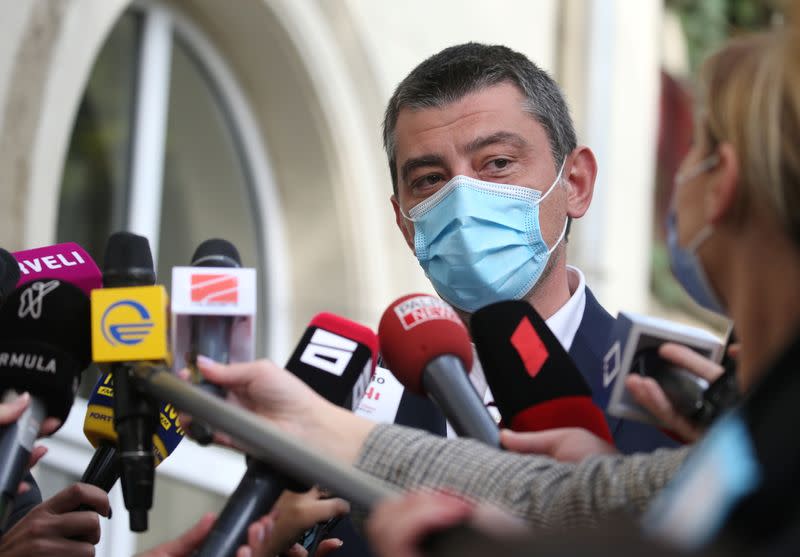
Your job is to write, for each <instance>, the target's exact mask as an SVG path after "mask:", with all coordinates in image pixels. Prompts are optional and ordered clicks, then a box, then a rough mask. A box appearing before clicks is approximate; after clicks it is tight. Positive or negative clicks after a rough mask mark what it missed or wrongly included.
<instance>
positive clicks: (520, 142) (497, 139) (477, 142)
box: [464, 131, 528, 153]
mask: <svg viewBox="0 0 800 557" xmlns="http://www.w3.org/2000/svg"><path fill="white" fill-rule="evenodd" d="M497 143H506V144H509V145H512V146H513V147H517V148H518V149H522V148H524V147H527V146H528V142H527V141H526V140H525V138H524V137H522V136H521V135H519V134H516V133H513V132H502V131H501V132H495V133H493V134H492V135H487V136H486V137H479V138H477V139H473V140H472V141H470V142H469V143H467V144H466V146H465V147H464V151H465V152H466V153H474V152H475V151H478V150H480V149H483V148H484V147H487V146H489V145H495V144H497Z"/></svg>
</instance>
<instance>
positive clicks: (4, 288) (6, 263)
mask: <svg viewBox="0 0 800 557" xmlns="http://www.w3.org/2000/svg"><path fill="white" fill-rule="evenodd" d="M17 282H19V265H18V264H17V260H16V259H14V256H13V255H11V254H10V253H8V252H7V251H6V250H4V249H3V248H0V307H2V306H3V304H4V303H5V301H6V298H7V297H8V295H9V294H10V293H11V292H13V291H14V288H16V286H17Z"/></svg>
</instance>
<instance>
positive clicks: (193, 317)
mask: <svg viewBox="0 0 800 557" xmlns="http://www.w3.org/2000/svg"><path fill="white" fill-rule="evenodd" d="M171 304H172V307H171V309H172V320H173V326H172V331H173V349H172V352H173V354H174V356H175V360H174V363H173V366H174V368H175V369H183V368H184V367H188V368H189V370H190V372H191V374H192V375H191V376H192V382H193V383H195V384H196V385H199V386H200V388H201V389H203V390H206V391H208V392H210V393H211V394H213V395H216V396H218V397H224V396H225V392H224V390H223V389H222V388H221V387H219V386H217V385H214V384H213V383H209V382H208V381H206V380H205V379H204V378H203V376H202V375H201V374H200V372H199V371H197V356H198V355H203V356H206V357H208V358H211V359H212V360H214V361H216V362H220V363H223V364H227V363H230V362H243V361H252V360H253V358H254V355H255V336H254V334H253V329H254V322H255V310H256V280H255V269H242V268H241V259H240V257H239V252H238V251H237V249H236V247H235V246H234V245H233V244H231V243H230V242H228V241H226V240H221V239H211V240H206V241H205V242H203V243H202V244H200V245H199V246H198V247H197V249H196V250H195V252H194V255H193V256H192V266H191V267H174V268H173V269H172V296H171ZM189 427H190V431H189V433H191V434H192V437H194V438H195V440H196V441H197V442H198V443H200V444H201V445H207V444H209V443H210V442H211V440H212V438H213V431H211V429H210V428H209V427H208V426H207V425H206V424H205V423H203V421H202V420H194V421H192V424H191V425H190V426H189Z"/></svg>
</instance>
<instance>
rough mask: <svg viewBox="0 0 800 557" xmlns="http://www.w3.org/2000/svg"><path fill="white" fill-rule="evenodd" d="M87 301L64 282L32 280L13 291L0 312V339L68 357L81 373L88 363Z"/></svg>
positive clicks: (85, 297) (89, 327)
mask: <svg viewBox="0 0 800 557" xmlns="http://www.w3.org/2000/svg"><path fill="white" fill-rule="evenodd" d="M90 325H91V317H90V304H89V297H88V296H86V294H84V293H83V291H82V290H81V289H80V288H78V287H77V286H74V285H72V284H70V283H68V282H65V281H60V280H46V279H43V280H35V281H32V282H29V283H26V284H24V285H22V286H21V287H19V288H18V289H16V290H15V291H14V292H13V293H12V294H11V295H10V296H9V297H8V300H6V303H5V305H4V306H3V307H2V308H1V309H0V339H2V341H3V342H12V341H23V340H24V341H26V342H34V343H39V344H42V345H46V346H50V347H53V348H55V349H58V350H61V351H63V352H66V353H69V354H71V355H72V357H73V358H75V360H76V361H77V363H78V364H79V365H80V366H81V369H80V370H79V371H83V369H84V368H86V367H87V366H88V365H89V364H90V363H91V361H92V357H91V352H92V341H91V326H90Z"/></svg>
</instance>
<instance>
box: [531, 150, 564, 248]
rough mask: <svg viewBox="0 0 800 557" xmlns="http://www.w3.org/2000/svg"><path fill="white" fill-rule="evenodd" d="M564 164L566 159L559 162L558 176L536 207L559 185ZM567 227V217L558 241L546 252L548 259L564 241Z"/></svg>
mask: <svg viewBox="0 0 800 557" xmlns="http://www.w3.org/2000/svg"><path fill="white" fill-rule="evenodd" d="M566 163H567V157H564V160H562V161H561V168H559V169H558V174H557V175H556V179H555V180H553V183H552V184H551V185H550V187H549V188H547V191H546V192H544V195H543V196H542V197H540V198H539V200H538V201H537V202H536V204H537V205H539V204H540V203H541V202H542V201H544V198H545V197H547V196H548V195H550V192H551V191H553V189H554V188H555V187H556V186H557V185H558V184H560V183H561V180H562V174H563V173H564V165H565V164H566ZM567 226H569V217H567V218H566V219H564V228H562V229H561V234H560V235H559V236H558V240H556V242H555V243H554V244H553V246H552V247H551V248H549V249H548V250H547V255H548V257H549V256H550V254H552V253H553V252H554V251H555V249H556V248H557V247H558V244H560V243H561V240H563V239H564V236H566V234H567Z"/></svg>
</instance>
